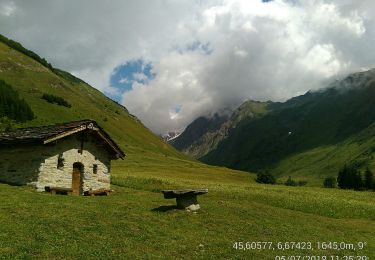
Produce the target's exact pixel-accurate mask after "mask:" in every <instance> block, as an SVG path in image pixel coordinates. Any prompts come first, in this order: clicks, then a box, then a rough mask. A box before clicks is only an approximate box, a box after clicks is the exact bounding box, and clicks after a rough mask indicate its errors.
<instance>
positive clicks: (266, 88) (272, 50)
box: [0, 0, 375, 133]
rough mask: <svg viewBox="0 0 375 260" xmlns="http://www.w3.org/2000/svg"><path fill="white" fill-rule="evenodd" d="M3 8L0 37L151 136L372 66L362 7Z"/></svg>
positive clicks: (83, 4) (138, 4)
mask: <svg viewBox="0 0 375 260" xmlns="http://www.w3.org/2000/svg"><path fill="white" fill-rule="evenodd" d="M31 2H32V3H31ZM4 3H5V4H3V3H2V4H0V24H2V33H4V34H5V35H7V36H9V37H11V38H14V39H16V40H18V41H21V42H22V43H24V45H25V46H26V47H28V48H31V49H32V50H34V51H36V52H38V53H39V54H41V55H42V56H45V57H46V58H48V60H50V61H51V62H52V63H53V64H54V65H56V66H58V67H61V68H63V69H66V70H68V71H70V72H72V73H74V74H75V75H77V76H79V77H82V78H83V79H84V80H85V81H87V82H89V83H90V84H92V85H93V86H95V87H96V88H98V89H100V90H101V91H103V92H105V93H106V94H107V95H109V96H111V97H113V98H116V99H117V100H121V102H122V103H123V104H124V105H125V106H126V107H127V108H128V109H129V110H130V112H131V113H133V114H135V115H137V116H138V117H139V118H140V119H141V120H142V121H143V122H144V123H145V124H146V125H147V126H148V127H150V128H151V129H152V130H153V131H154V132H156V133H163V132H168V131H169V130H177V129H182V128H184V127H185V126H186V125H187V124H188V123H190V122H191V121H192V120H194V119H195V118H196V117H198V116H200V115H205V114H210V113H212V112H213V111H216V110H219V109H222V108H224V107H234V106H236V105H238V104H239V103H240V102H242V101H243V100H245V99H257V100H285V99H287V98H289V97H292V96H295V95H298V94H302V93H304V92H305V91H308V90H310V89H317V88H320V87H322V86H324V85H325V84H328V82H329V81H330V80H332V78H335V77H338V76H340V75H343V74H346V73H349V72H353V71H357V70H362V69H365V68H370V67H373V66H374V63H375V53H374V52H373V51H372V49H373V46H374V45H375V42H374V40H373V39H375V23H374V18H375V17H374V14H373V12H372V10H374V8H375V3H374V2H373V1H371V0H363V1H355V0H312V1H292V0H274V1H261V0H208V1H199V0H194V1H192V0H181V1H172V0H166V1H161V0H155V1H146V0H137V1H120V0H112V1H99V0H81V1H73V0H64V1H63V0H56V1H46V0H35V1H21V0H13V1H6V0H5V1H4ZM6 6H13V7H12V9H11V10H12V11H11V12H9V11H7V12H5V11H4V10H10V9H9V8H8V9H7V7H6ZM137 60H142V61H147V62H142V64H141V65H140V66H146V64H152V66H150V67H149V72H148V73H145V72H144V70H143V69H142V68H141V69H138V70H137V71H129V73H122V72H123V71H124V70H121V68H123V66H125V65H126V64H129V62H132V61H137ZM119 71H120V72H121V71H122V72H121V73H120V72H119ZM150 75H152V77H150ZM124 85H126V87H124Z"/></svg>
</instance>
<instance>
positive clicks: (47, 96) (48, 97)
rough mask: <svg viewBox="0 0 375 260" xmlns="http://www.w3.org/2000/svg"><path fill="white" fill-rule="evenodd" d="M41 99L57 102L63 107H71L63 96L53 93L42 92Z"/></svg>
mask: <svg viewBox="0 0 375 260" xmlns="http://www.w3.org/2000/svg"><path fill="white" fill-rule="evenodd" d="M42 99H44V100H46V101H47V102H48V103H51V104H57V105H59V106H64V107H68V108H70V107H72V106H71V105H70V104H69V103H68V101H66V100H65V99H64V98H62V97H59V96H55V95H50V94H43V96H42Z"/></svg>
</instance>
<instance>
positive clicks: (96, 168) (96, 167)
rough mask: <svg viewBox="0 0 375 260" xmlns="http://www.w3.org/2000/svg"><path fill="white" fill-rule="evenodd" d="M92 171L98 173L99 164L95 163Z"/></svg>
mask: <svg viewBox="0 0 375 260" xmlns="http://www.w3.org/2000/svg"><path fill="white" fill-rule="evenodd" d="M92 172H93V173H94V174H97V173H98V165H97V164H94V165H93V167H92Z"/></svg>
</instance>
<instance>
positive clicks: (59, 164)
mask: <svg viewBox="0 0 375 260" xmlns="http://www.w3.org/2000/svg"><path fill="white" fill-rule="evenodd" d="M63 167H64V158H63V156H62V154H59V158H58V159H57V169H61V168H63Z"/></svg>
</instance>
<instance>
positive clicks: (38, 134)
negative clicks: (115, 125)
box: [0, 119, 126, 159]
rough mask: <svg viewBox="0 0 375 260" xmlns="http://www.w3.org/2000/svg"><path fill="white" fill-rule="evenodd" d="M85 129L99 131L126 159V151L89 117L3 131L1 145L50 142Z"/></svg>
mask: <svg viewBox="0 0 375 260" xmlns="http://www.w3.org/2000/svg"><path fill="white" fill-rule="evenodd" d="M84 130H91V131H94V132H95V133H97V135H98V136H99V137H100V138H101V139H102V140H103V142H105V143H106V144H107V146H108V147H109V148H110V149H111V150H113V152H114V153H115V154H116V155H117V156H118V157H119V158H121V159H124V157H125V156H126V155H125V153H124V152H123V151H122V150H121V148H120V147H119V146H118V145H117V144H116V143H115V142H114V141H113V140H112V138H111V137H110V136H109V134H108V133H106V132H105V131H104V130H103V129H102V128H101V127H100V126H99V125H98V124H97V123H96V122H95V121H94V120H89V119H86V120H80V121H73V122H69V123H64V124H56V125H49V126H41V127H30V128H19V129H16V130H12V131H8V132H2V133H0V145H7V144H9V145H11V144H23V143H40V144H48V143H51V142H54V141H57V140H59V139H61V138H64V137H66V136H69V135H72V134H75V133H78V132H81V131H84Z"/></svg>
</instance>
